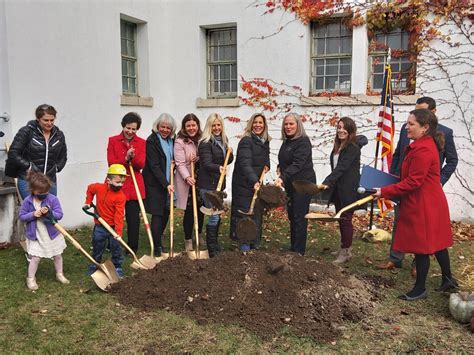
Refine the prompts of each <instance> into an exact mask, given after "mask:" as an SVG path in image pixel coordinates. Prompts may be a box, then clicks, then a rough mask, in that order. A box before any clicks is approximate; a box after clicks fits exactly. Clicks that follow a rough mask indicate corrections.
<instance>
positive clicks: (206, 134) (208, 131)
mask: <svg viewBox="0 0 474 355" xmlns="http://www.w3.org/2000/svg"><path fill="white" fill-rule="evenodd" d="M215 120H218V121H219V122H220V123H221V127H222V131H221V137H222V144H224V147H226V148H228V146H229V139H228V138H227V136H226V134H225V126H224V120H223V119H222V117H221V115H219V114H218V113H211V114H210V115H209V117H208V118H207V120H206V125H205V126H204V129H203V130H202V136H201V139H200V140H199V143H201V142H202V143H207V142H209V141H210V140H211V138H212V124H213V123H214V121H215Z"/></svg>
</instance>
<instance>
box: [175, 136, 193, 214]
mask: <svg viewBox="0 0 474 355" xmlns="http://www.w3.org/2000/svg"><path fill="white" fill-rule="evenodd" d="M195 156H197V149H196V146H195V145H194V143H193V142H191V141H190V142H187V143H186V142H184V140H183V139H182V138H177V139H176V140H175V142H174V162H175V166H176V173H175V179H174V188H175V192H176V198H177V199H176V207H178V208H180V209H182V210H185V209H186V204H187V202H188V194H189V187H190V186H189V185H188V184H187V183H186V178H187V177H188V176H191V159H192V157H195ZM195 178H197V176H195Z"/></svg>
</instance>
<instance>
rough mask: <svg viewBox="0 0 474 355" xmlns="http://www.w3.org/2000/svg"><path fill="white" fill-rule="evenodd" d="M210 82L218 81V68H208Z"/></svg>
mask: <svg viewBox="0 0 474 355" xmlns="http://www.w3.org/2000/svg"><path fill="white" fill-rule="evenodd" d="M209 75H210V78H209V79H210V80H217V79H219V66H217V65H213V66H211V67H210V70H209Z"/></svg>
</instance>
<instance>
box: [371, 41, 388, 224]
mask: <svg viewBox="0 0 474 355" xmlns="http://www.w3.org/2000/svg"><path fill="white" fill-rule="evenodd" d="M391 60H392V50H391V49H390V47H389V48H388V53H387V64H386V66H385V68H384V76H385V71H386V68H387V65H388V66H389V65H390V61H391ZM387 79H389V78H387ZM390 80H391V78H390ZM388 84H389V83H386V85H385V87H384V90H385V100H386V98H387V94H388V93H387V88H388V87H389V85H388ZM386 110H387V105H385V104H384V105H383V116H382V119H384V117H385V113H386V112H387V111H386ZM377 125H378V123H377ZM377 129H378V133H377V134H380V139H377V144H376V146H375V161H374V168H375V169H377V163H378V160H379V149H380V140H381V138H382V133H383V132H382V130H383V125H380V127H378V126H377ZM376 137H377V136H376ZM374 203H375V201H374V200H372V201H371V202H370V218H369V230H371V229H372V226H373V223H374Z"/></svg>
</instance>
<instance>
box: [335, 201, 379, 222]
mask: <svg viewBox="0 0 474 355" xmlns="http://www.w3.org/2000/svg"><path fill="white" fill-rule="evenodd" d="M373 199H374V196H372V195H370V196H367V197H364V198H361V199H360V200H357V201H356V202H354V203H351V204H350V205H348V206H346V207H344V208H342V209H341V210H340V211H339V212H338V213H336V215H335V216H334V217H335V218H339V217H341V215H342V214H343V213H344V212H346V211H349V210H350V209H351V208H354V207H357V206H361V205H363V204H364V203H367V202H369V201H372V200H373Z"/></svg>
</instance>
